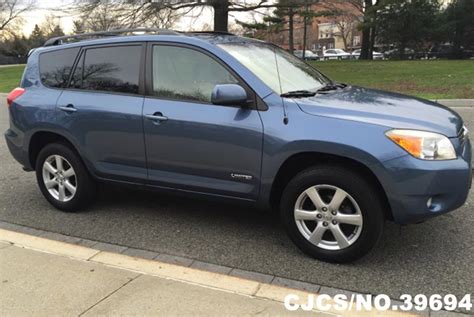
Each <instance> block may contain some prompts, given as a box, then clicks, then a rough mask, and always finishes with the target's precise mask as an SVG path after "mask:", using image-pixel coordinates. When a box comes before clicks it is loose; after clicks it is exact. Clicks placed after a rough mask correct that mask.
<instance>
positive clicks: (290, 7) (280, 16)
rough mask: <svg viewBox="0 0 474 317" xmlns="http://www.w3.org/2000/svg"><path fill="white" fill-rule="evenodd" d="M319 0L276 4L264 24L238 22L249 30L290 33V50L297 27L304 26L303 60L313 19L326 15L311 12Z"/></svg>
mask: <svg viewBox="0 0 474 317" xmlns="http://www.w3.org/2000/svg"><path fill="white" fill-rule="evenodd" d="M318 2H319V0H298V1H294V0H279V1H278V2H276V3H275V4H274V7H275V10H274V11H273V12H272V15H269V16H268V15H267V16H265V17H264V18H263V22H254V23H245V22H242V21H237V22H238V23H239V24H240V25H242V26H243V27H245V28H247V29H253V30H267V31H269V32H275V33H278V32H288V49H289V51H290V52H293V50H294V46H295V44H294V32H295V25H301V24H302V25H303V47H304V50H303V58H304V54H305V50H306V39H307V28H308V25H309V24H311V21H312V19H313V18H315V17H317V16H321V15H324V14H326V13H325V12H314V11H313V10H311V6H312V5H313V4H316V3H318Z"/></svg>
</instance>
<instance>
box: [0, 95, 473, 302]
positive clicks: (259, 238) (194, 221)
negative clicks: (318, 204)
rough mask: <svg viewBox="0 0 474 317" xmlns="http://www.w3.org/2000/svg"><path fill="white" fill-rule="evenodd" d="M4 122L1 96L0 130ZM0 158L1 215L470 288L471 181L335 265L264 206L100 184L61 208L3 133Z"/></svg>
mask: <svg viewBox="0 0 474 317" xmlns="http://www.w3.org/2000/svg"><path fill="white" fill-rule="evenodd" d="M1 102H2V101H0V103H1ZM470 111H471V112H473V113H474V109H472V110H470ZM466 112H467V110H466ZM468 115H470V116H471V119H474V118H473V116H472V113H471V114H469V113H468ZM471 122H472V121H471ZM7 125H8V119H7V111H6V106H5V105H4V104H1V105H0V130H1V131H4V130H5V129H6V128H7ZM471 127H472V126H471ZM472 130H473V131H474V127H472ZM0 162H1V163H0V164H1V168H0V220H2V221H6V222H10V223H15V224H20V225H26V226H30V227H33V228H39V229H43V230H47V231H52V232H58V233H63V234H67V235H72V236H77V237H81V238H88V239H93V240H98V241H103V242H109V243H114V244H120V245H123V246H128V247H134V248H140V249H147V250H151V251H156V252H159V253H167V254H171V255H179V256H185V257H188V258H193V259H197V260H201V261H205V262H210V263H216V264H220V265H225V266H229V267H235V268H240V269H245V270H250V271H256V272H261V273H267V274H273V275H277V276H282V277H288V278H292V279H297V280H301V281H308V282H311V283H316V284H320V285H324V286H333V287H337V288H342V289H348V290H354V291H361V292H370V293H384V294H388V295H389V296H391V297H398V296H399V295H400V294H403V293H410V294H418V293H423V294H427V295H428V294H434V293H441V294H446V293H452V294H455V295H457V296H462V295H464V294H466V293H474V265H473V263H474V208H473V206H474V191H471V195H470V198H469V201H468V203H467V204H466V205H465V206H464V207H463V208H461V209H460V210H458V211H456V212H453V213H450V214H447V215H444V216H441V217H438V218H436V219H432V220H430V221H428V222H425V223H423V224H419V225H411V226H407V227H403V229H402V230H401V233H400V232H399V227H398V226H396V225H394V224H391V223H388V224H387V225H386V230H385V232H384V235H383V239H382V241H381V243H380V244H379V245H378V246H377V247H376V249H375V250H374V251H373V252H372V253H370V254H369V255H368V256H366V257H365V258H363V259H362V260H360V261H358V262H356V263H352V264H347V265H335V264H328V263H324V262H319V261H316V260H313V259H310V258H308V257H307V256H305V255H304V254H302V253H301V252H300V251H299V250H298V249H297V248H296V247H295V246H294V245H293V244H292V243H291V242H290V240H289V239H288V238H287V236H286V235H285V233H284V230H283V229H282V227H281V226H280V225H279V223H278V220H277V219H276V217H275V216H273V215H272V214H266V213H261V212H258V211H256V210H252V209H249V208H244V207H238V206H231V205H228V204H222V203H215V202H205V201H199V200H191V199H183V198H177V197H171V196H165V195H161V194H156V193H151V192H138V191H130V190H124V189H103V190H102V191H101V193H100V195H99V198H98V200H97V202H96V203H95V204H94V205H93V206H92V207H91V208H90V210H88V211H86V212H82V213H77V214H74V213H62V212H59V211H57V210H55V209H53V208H52V207H50V205H49V204H48V203H47V202H46V201H45V200H44V199H43V197H42V196H41V194H40V192H39V190H38V188H37V186H36V181H35V175H34V174H33V173H26V172H23V171H22V169H21V167H20V166H19V164H17V163H16V162H15V161H14V159H13V158H12V157H11V156H10V153H9V152H8V149H7V147H6V144H5V141H4V140H3V138H2V140H1V141H0Z"/></svg>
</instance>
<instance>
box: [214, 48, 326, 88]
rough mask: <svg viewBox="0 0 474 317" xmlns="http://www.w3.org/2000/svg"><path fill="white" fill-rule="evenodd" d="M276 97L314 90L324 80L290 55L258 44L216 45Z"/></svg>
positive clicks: (314, 70)
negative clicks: (258, 79)
mask: <svg viewBox="0 0 474 317" xmlns="http://www.w3.org/2000/svg"><path fill="white" fill-rule="evenodd" d="M219 47H221V48H223V49H224V50H225V51H227V52H228V53H229V54H231V55H232V56H233V57H235V58H236V59H237V60H238V61H239V62H240V63H242V64H243V65H244V66H245V67H247V68H248V69H249V70H250V71H251V72H253V73H254V74H255V75H256V76H257V77H258V78H260V79H261V80H262V81H263V82H264V83H265V84H266V85H267V86H268V87H270V88H271V89H272V90H273V91H274V92H276V93H278V94H283V93H287V92H290V91H296V90H316V89H318V88H321V87H322V86H324V85H325V84H326V83H328V81H329V80H328V79H327V78H326V77H324V76H323V75H322V74H321V73H319V72H318V71H317V70H316V69H314V68H313V67H311V66H310V65H308V64H306V63H305V62H303V61H302V60H301V59H299V58H297V57H295V56H293V55H292V54H290V53H288V52H286V51H284V50H282V49H280V48H277V47H275V46H273V45H269V44H262V43H257V42H255V43H248V42H247V43H226V44H219Z"/></svg>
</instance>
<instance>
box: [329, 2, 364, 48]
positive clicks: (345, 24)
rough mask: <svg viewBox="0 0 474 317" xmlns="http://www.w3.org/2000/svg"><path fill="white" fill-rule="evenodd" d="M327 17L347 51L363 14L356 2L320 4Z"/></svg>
mask: <svg viewBox="0 0 474 317" xmlns="http://www.w3.org/2000/svg"><path fill="white" fill-rule="evenodd" d="M322 7H323V8H325V10H326V12H325V13H323V14H324V15H325V16H326V17H328V18H329V19H330V20H331V21H332V23H333V24H334V25H335V26H336V28H337V33H336V34H337V35H338V36H340V37H341V39H342V42H343V43H344V48H345V49H346V50H348V49H349V46H351V45H352V42H353V38H354V31H355V30H356V29H357V27H358V26H359V24H360V22H361V21H360V16H361V15H362V14H363V11H361V8H360V7H358V2H355V1H338V0H329V1H325V2H323V3H322Z"/></svg>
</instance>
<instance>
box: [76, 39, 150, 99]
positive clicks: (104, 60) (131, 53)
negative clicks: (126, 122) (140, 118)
mask: <svg viewBox="0 0 474 317" xmlns="http://www.w3.org/2000/svg"><path fill="white" fill-rule="evenodd" d="M141 50H142V47H141V46H138V45H137V46H115V47H101V48H91V49H87V50H86V51H85V52H83V54H82V56H81V58H80V60H79V62H78V63H77V66H76V70H75V71H74V75H73V76H72V80H71V87H73V88H77V89H85V90H98V91H110V92H120V93H129V94H138V87H139V74H140V59H141Z"/></svg>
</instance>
